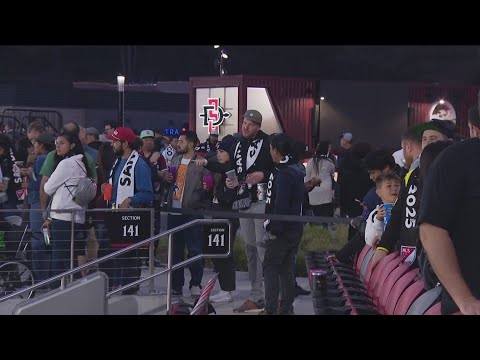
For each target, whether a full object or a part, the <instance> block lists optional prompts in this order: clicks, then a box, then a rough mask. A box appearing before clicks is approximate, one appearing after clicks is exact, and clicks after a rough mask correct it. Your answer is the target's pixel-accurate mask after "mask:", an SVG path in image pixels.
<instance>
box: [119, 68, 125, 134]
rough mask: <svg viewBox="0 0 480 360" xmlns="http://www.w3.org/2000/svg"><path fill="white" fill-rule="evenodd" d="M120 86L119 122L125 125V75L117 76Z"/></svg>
mask: <svg viewBox="0 0 480 360" xmlns="http://www.w3.org/2000/svg"><path fill="white" fill-rule="evenodd" d="M117 86H118V123H119V124H122V127H124V126H125V76H123V75H118V76H117Z"/></svg>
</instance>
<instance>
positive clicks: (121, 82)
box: [117, 75, 125, 91]
mask: <svg viewBox="0 0 480 360" xmlns="http://www.w3.org/2000/svg"><path fill="white" fill-rule="evenodd" d="M117 85H118V91H125V76H123V75H118V76H117Z"/></svg>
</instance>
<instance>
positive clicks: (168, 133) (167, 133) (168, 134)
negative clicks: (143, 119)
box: [165, 128, 180, 136]
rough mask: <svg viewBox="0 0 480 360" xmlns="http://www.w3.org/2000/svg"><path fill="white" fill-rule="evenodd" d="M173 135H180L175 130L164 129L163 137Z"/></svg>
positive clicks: (177, 130) (178, 131)
mask: <svg viewBox="0 0 480 360" xmlns="http://www.w3.org/2000/svg"><path fill="white" fill-rule="evenodd" d="M173 135H177V136H179V135H180V130H179V129H175V128H166V129H165V136H173Z"/></svg>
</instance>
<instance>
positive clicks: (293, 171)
mask: <svg viewBox="0 0 480 360" xmlns="http://www.w3.org/2000/svg"><path fill="white" fill-rule="evenodd" d="M305 175H306V173H305V167H304V166H303V165H301V164H299V163H295V164H292V165H290V166H287V167H285V168H282V169H280V171H279V172H278V174H277V175H276V176H275V202H274V208H273V214H276V215H299V216H300V215H301V213H302V203H303V192H304V185H303V179H304V177H305ZM269 230H270V232H271V233H272V234H273V235H275V236H279V235H281V234H282V233H284V232H292V233H297V234H301V233H303V223H301V222H289V221H278V220H277V221H275V220H272V221H271V222H270V225H269Z"/></svg>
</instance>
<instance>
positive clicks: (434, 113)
mask: <svg viewBox="0 0 480 360" xmlns="http://www.w3.org/2000/svg"><path fill="white" fill-rule="evenodd" d="M432 119H438V120H450V121H453V122H454V123H455V122H456V121H457V114H456V112H455V108H454V107H453V105H452V104H450V103H449V102H448V101H446V100H440V101H438V102H436V103H435V104H433V105H432V107H431V109H430V119H429V120H432Z"/></svg>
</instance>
